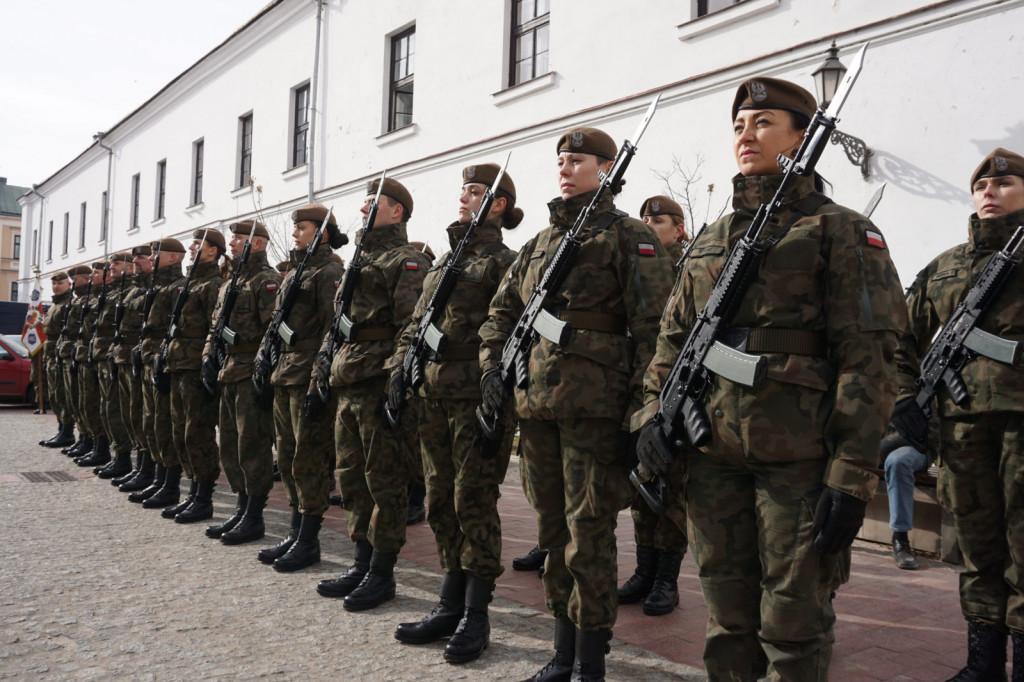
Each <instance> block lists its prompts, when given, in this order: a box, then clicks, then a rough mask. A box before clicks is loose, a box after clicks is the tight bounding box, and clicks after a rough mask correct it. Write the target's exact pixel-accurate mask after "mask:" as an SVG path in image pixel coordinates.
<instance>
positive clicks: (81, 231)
mask: <svg viewBox="0 0 1024 682" xmlns="http://www.w3.org/2000/svg"><path fill="white" fill-rule="evenodd" d="M78 248H80V249H84V248H85V202H84V201H83V202H82V208H81V209H80V210H79V215H78Z"/></svg>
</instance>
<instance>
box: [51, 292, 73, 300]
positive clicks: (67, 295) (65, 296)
mask: <svg viewBox="0 0 1024 682" xmlns="http://www.w3.org/2000/svg"><path fill="white" fill-rule="evenodd" d="M70 298H71V289H68V290H67V291H65V292H64V293H63V294H58V295H56V296H54V297H53V302H54V303H67V301H68V300H69V299H70Z"/></svg>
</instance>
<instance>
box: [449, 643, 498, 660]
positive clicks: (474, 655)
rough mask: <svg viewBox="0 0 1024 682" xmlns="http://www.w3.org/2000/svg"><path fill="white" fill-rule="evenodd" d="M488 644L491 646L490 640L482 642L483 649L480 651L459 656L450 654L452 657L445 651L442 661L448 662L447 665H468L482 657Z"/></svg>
mask: <svg viewBox="0 0 1024 682" xmlns="http://www.w3.org/2000/svg"><path fill="white" fill-rule="evenodd" d="M490 644H491V642H490V640H488V641H486V642H484V647H483V649H480V651H474V652H473V653H471V654H461V655H454V654H452V655H449V654H448V652H447V651H445V652H444V660H446V661H448V662H449V663H455V664H458V663H469V662H470V661H475V660H476V659H478V658H480V656H482V655H483V653H484V651H486V650H487V647H488V646H490Z"/></svg>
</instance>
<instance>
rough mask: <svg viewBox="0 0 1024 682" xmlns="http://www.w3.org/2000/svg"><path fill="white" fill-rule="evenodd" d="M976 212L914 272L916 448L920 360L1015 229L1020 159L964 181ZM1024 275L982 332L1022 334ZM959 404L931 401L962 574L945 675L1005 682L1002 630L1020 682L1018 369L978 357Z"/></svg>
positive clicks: (1022, 209) (909, 426)
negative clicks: (959, 664) (960, 654)
mask: <svg viewBox="0 0 1024 682" xmlns="http://www.w3.org/2000/svg"><path fill="white" fill-rule="evenodd" d="M971 192H972V194H973V199H974V207H975V209H976V210H977V212H976V213H974V214H973V215H972V216H971V217H970V220H969V223H968V228H967V229H968V233H967V234H968V241H967V242H966V243H964V244H960V245H958V246H954V247H953V248H951V249H949V250H948V251H946V252H944V253H942V254H940V255H939V256H938V257H936V258H935V260H933V261H932V262H931V263H929V264H928V266H927V267H925V269H924V270H922V271H921V272H920V273H918V275H917V279H916V280H915V281H914V284H913V285H912V286H911V288H910V293H909V295H908V297H907V307H908V308H909V312H910V324H909V332H908V333H907V335H906V336H904V337H903V339H902V340H901V342H900V347H899V352H898V354H897V356H896V360H897V363H898V365H897V366H898V368H899V388H900V392H899V397H900V401H899V403H898V404H897V405H896V409H895V412H894V414H893V417H892V423H893V426H894V427H895V428H896V429H897V430H898V431H899V432H900V435H902V436H903V437H905V438H906V439H907V440H910V441H911V442H913V443H914V444H915V445H917V446H918V447H919V448H920V449H922V450H923V449H924V444H925V441H926V440H927V434H928V418H927V417H926V416H925V415H924V413H923V412H922V410H921V408H920V407H919V406H918V405H917V403H916V402H915V400H914V396H915V395H916V394H917V391H918V388H917V385H916V383H915V380H916V379H917V377H918V374H919V372H920V367H919V360H920V358H922V357H923V356H924V354H925V352H926V351H927V349H928V345H929V343H930V342H931V340H932V339H933V338H934V336H935V333H936V332H937V331H938V330H939V329H941V328H942V326H943V325H944V324H946V322H947V321H948V320H949V318H950V315H951V314H952V313H953V311H954V310H955V309H956V306H957V305H958V304H959V302H960V301H961V300H962V299H963V298H964V296H965V295H966V293H967V291H968V290H969V289H970V288H971V286H972V285H973V284H974V282H975V281H976V280H977V278H978V275H979V274H980V273H981V271H982V269H983V268H984V267H985V265H986V264H987V263H988V260H989V258H990V256H991V255H992V254H993V253H994V252H996V251H999V250H1000V249H1002V248H1003V247H1004V246H1005V245H1006V243H1007V242H1008V241H1009V239H1010V237H1011V236H1012V235H1013V233H1014V231H1015V230H1016V229H1017V227H1018V226H1019V225H1020V224H1021V223H1022V222H1024V157H1021V156H1020V155H1018V154H1015V153H1013V152H1011V151H1007V150H1005V149H996V150H995V151H993V152H992V153H991V154H989V155H988V156H987V157H986V158H985V160H984V161H982V162H981V165H980V166H978V168H977V169H976V170H975V171H974V174H973V175H972V176H971ZM1022 294H1024V273H1022V272H1020V271H1019V270H1018V271H1017V272H1015V273H1013V274H1012V275H1011V276H1010V278H1009V279H1008V280H1007V281H1006V282H1005V284H1003V286H1002V289H1001V290H1000V292H999V293H998V295H997V296H996V298H995V299H994V300H993V302H992V303H991V305H990V306H989V307H988V310H987V312H986V313H985V315H984V316H983V317H982V318H981V322H982V324H981V325H980V326H981V327H982V328H984V330H985V331H987V332H990V333H992V334H996V335H998V336H1001V337H1004V338H1007V339H1015V340H1019V339H1020V338H1022V336H1024V304H1022V301H1024V295H1022ZM960 376H961V378H963V380H964V383H965V384H966V387H967V395H968V400H967V402H965V403H963V404H961V405H956V404H955V403H954V402H953V401H952V399H951V398H950V395H949V392H948V390H942V391H941V392H940V393H939V396H938V410H939V417H940V433H941V439H940V440H941V446H940V452H941V466H940V468H939V494H940V495H941V496H942V503H943V505H944V506H945V507H946V508H947V509H949V510H950V511H952V513H953V519H954V521H955V523H956V535H957V540H958V542H959V544H960V551H961V552H963V555H964V563H965V564H966V566H967V568H966V570H965V571H963V572H962V573H961V574H960V608H961V610H962V611H963V614H964V618H965V619H966V620H967V646H968V649H967V667H966V668H964V669H963V670H961V671H960V672H959V673H958V674H957V675H956V676H955V677H953V680H954V681H956V682H969V681H970V680H1005V679H1006V633H1007V630H1009V632H1010V634H1012V636H1013V679H1014V680H1021V679H1024V536H1022V534H1024V487H1022V486H1021V481H1022V480H1024V457H1021V446H1020V442H1021V437H1022V436H1021V434H1022V433H1024V400H1022V399H1021V398H1022V397H1024V371H1022V370H1021V368H1020V366H1015V365H1010V364H1005V363H1003V362H1000V361H999V360H994V359H992V358H989V357H986V356H984V355H979V356H978V357H976V358H974V359H973V360H972V361H970V362H969V363H967V364H966V365H964V367H963V369H961V370H960Z"/></svg>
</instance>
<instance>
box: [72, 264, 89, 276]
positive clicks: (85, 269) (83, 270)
mask: <svg viewBox="0 0 1024 682" xmlns="http://www.w3.org/2000/svg"><path fill="white" fill-rule="evenodd" d="M91 274H92V268H91V267H89V266H88V265H76V266H75V267H73V268H71V269H70V270H68V277H78V276H80V275H91Z"/></svg>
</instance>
